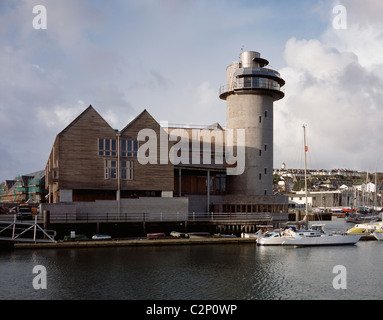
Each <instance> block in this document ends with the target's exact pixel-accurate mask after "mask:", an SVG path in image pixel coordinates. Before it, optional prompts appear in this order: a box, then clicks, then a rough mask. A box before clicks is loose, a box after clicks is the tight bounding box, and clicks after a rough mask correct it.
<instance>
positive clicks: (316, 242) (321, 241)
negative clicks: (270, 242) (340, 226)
mask: <svg viewBox="0 0 383 320" xmlns="http://www.w3.org/2000/svg"><path fill="white" fill-rule="evenodd" d="M360 238H361V236H355V235H354V236H349V235H345V234H336V233H335V234H327V233H322V234H319V235H313V236H306V237H295V238H294V239H289V240H286V241H283V242H282V245H283V246H296V247H308V246H339V245H353V244H356V243H357V242H358V241H359V239H360Z"/></svg>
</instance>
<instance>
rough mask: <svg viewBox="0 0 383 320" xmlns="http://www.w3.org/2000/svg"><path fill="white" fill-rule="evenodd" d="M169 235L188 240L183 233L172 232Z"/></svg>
mask: <svg viewBox="0 0 383 320" xmlns="http://www.w3.org/2000/svg"><path fill="white" fill-rule="evenodd" d="M170 235H171V236H172V237H174V238H188V235H187V233H184V232H178V231H172V232H170Z"/></svg>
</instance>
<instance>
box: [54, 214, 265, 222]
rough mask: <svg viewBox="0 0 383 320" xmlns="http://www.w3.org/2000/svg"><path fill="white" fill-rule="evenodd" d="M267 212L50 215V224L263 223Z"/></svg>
mask: <svg viewBox="0 0 383 320" xmlns="http://www.w3.org/2000/svg"><path fill="white" fill-rule="evenodd" d="M271 219H272V215H271V214H270V213H269V212H251V213H245V212H243V213H214V212H211V213H197V212H193V213H181V212H174V213H165V212H151V213H120V214H119V213H115V212H108V213H57V214H56V213H51V214H50V222H51V223H70V222H75V223H82V222H83V223H88V222H146V221H147V222H150V221H152V222H167V221H169V222H171V221H172V222H182V221H193V222H194V221H196V222H198V221H210V222H216V221H227V220H230V221H254V220H256V221H265V220H271Z"/></svg>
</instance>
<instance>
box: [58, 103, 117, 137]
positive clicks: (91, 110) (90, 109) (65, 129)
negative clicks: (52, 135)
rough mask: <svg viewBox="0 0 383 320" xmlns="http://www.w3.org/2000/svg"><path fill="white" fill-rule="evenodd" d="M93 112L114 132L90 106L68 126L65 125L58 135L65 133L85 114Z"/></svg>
mask: <svg viewBox="0 0 383 320" xmlns="http://www.w3.org/2000/svg"><path fill="white" fill-rule="evenodd" d="M90 112H93V113H94V114H96V115H97V116H98V117H99V118H100V119H101V120H102V121H104V122H105V124H106V125H107V126H108V127H110V128H111V129H112V130H114V129H113V128H112V127H111V126H110V124H109V123H108V122H106V120H105V119H104V118H103V117H102V116H101V115H100V114H99V113H98V112H97V111H96V110H95V109H94V108H93V107H92V105H89V107H88V108H86V109H85V110H84V111H83V112H81V113H80V115H78V116H77V118H76V119H74V120H73V121H72V122H71V123H70V124H69V125H67V126H66V127H65V128H64V129H63V130H62V131H61V132H60V133H59V134H58V135H60V134H62V133H64V132H65V131H67V130H68V129H69V128H70V127H71V126H73V125H74V124H75V123H77V122H78V121H79V120H80V119H81V118H83V117H84V116H85V115H86V114H88V113H90Z"/></svg>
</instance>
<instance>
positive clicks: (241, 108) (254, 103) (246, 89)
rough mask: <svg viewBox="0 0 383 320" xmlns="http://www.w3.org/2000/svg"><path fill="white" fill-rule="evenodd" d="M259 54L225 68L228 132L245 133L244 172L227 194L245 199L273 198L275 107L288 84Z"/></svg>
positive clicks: (244, 56) (232, 181) (221, 93)
mask: <svg viewBox="0 0 383 320" xmlns="http://www.w3.org/2000/svg"><path fill="white" fill-rule="evenodd" d="M268 64H269V62H268V61H267V60H266V59H263V58H261V55H260V53H258V52H255V51H245V52H242V53H241V56H240V61H239V62H233V63H232V64H231V65H230V66H228V67H227V68H226V85H224V86H222V87H220V90H219V97H220V98H221V99H222V100H225V101H226V129H233V130H236V129H244V130H245V142H244V146H245V170H244V172H243V173H242V174H241V175H237V176H235V175H233V176H230V177H229V179H228V189H229V190H228V191H229V192H230V193H232V194H238V195H245V196H272V195H273V117H274V116H273V103H274V101H276V100H280V99H282V98H283V97H284V95H285V94H284V91H283V88H282V87H283V86H284V85H285V81H284V80H283V79H282V78H281V76H280V74H279V72H278V71H276V70H273V69H270V68H266V66H267V65H268Z"/></svg>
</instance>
